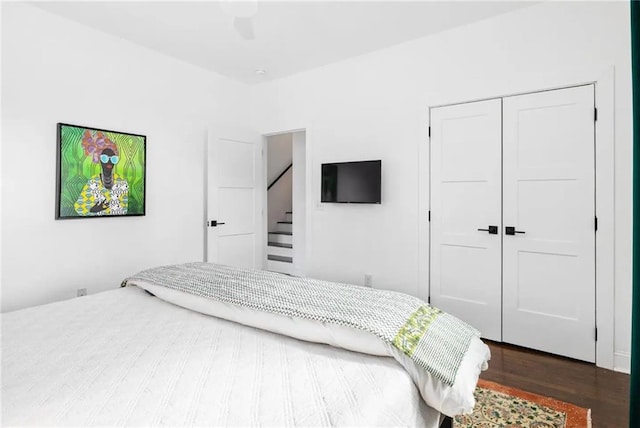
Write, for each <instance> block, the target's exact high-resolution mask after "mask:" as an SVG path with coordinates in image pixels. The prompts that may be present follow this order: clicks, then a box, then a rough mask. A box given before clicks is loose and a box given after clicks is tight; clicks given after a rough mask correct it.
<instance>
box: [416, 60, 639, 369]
mask: <svg viewBox="0 0 640 428" xmlns="http://www.w3.org/2000/svg"><path fill="white" fill-rule="evenodd" d="M526 80H527V82H519V83H518V84H516V85H515V86H516V89H515V90H514V89H513V88H511V89H510V91H509V92H507V91H505V92H503V93H491V94H486V96H483V97H479V98H476V99H473V100H469V99H464V100H460V99H443V100H437V102H434V103H432V104H430V105H429V106H428V116H427V123H428V127H430V126H431V123H430V120H431V109H432V108H437V107H444V106H447V105H452V104H463V103H468V102H475V101H484V100H488V99H494V98H502V97H509V96H514V95H523V94H528V93H532V92H540V91H549V90H554V89H564V88H569V87H575V86H582V85H588V84H594V86H595V106H596V108H597V111H598V117H597V121H596V122H595V159H596V171H595V176H596V182H595V206H596V216H597V218H598V231H597V233H596V254H595V258H596V308H595V310H596V327H597V332H598V333H597V341H596V365H597V366H598V367H603V368H606V369H610V370H619V371H626V372H628V370H629V367H630V356H628V355H620V354H617V353H616V352H615V343H614V340H615V328H614V325H615V301H614V296H615V264H614V262H615V257H614V252H615V227H614V223H615V207H614V202H615V200H614V199H615V198H614V192H615V158H614V153H615V152H614V143H615V135H614V118H615V111H614V106H615V104H614V93H615V88H614V82H615V72H614V68H613V67H612V66H609V67H605V68H601V69H595V70H594V69H591V70H589V69H585V70H574V71H571V72H566V73H553V74H552V75H548V74H540V75H536V76H528V78H527V79H526ZM507 84H509V83H507ZM496 92H498V91H496ZM425 134H427V138H426V143H425V144H420V145H419V148H418V151H419V152H418V164H419V168H418V174H419V183H418V204H419V207H418V209H419V215H418V257H419V259H418V260H419V261H418V281H419V291H420V296H419V297H421V298H422V299H424V300H427V299H428V297H429V295H430V283H429V282H430V266H429V265H430V262H431V254H430V241H431V235H430V222H429V221H428V216H429V210H430V206H431V202H430V201H431V183H430V177H431V171H430V165H431V159H430V152H431V139H430V137H428V133H427V129H425Z"/></svg>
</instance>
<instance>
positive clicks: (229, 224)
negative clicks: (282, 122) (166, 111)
mask: <svg viewBox="0 0 640 428" xmlns="http://www.w3.org/2000/svg"><path fill="white" fill-rule="evenodd" d="M207 152H208V154H207V157H208V163H207V165H208V167H207V196H208V198H207V217H208V221H207V226H208V227H207V261H209V262H214V263H220V264H225V265H230V266H239V267H252V268H253V267H257V268H262V246H261V245H260V238H259V237H260V236H261V233H260V230H261V227H262V219H261V213H262V192H261V191H259V189H261V187H260V186H261V184H262V181H261V178H260V177H262V173H261V168H262V162H261V159H260V156H261V153H262V147H261V139H260V136H259V135H257V134H255V133H252V132H249V131H246V130H241V129H225V130H222V131H220V130H219V129H215V130H210V131H209V134H208V150H207Z"/></svg>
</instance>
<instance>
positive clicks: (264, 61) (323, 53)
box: [34, 0, 531, 83]
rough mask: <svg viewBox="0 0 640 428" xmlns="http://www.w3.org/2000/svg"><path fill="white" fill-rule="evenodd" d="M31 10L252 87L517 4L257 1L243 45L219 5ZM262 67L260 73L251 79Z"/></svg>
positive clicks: (50, 5) (83, 5) (52, 5)
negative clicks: (251, 37) (252, 34)
mask: <svg viewBox="0 0 640 428" xmlns="http://www.w3.org/2000/svg"><path fill="white" fill-rule="evenodd" d="M34 4H35V5H36V6H38V7H40V8H42V9H44V10H47V11H49V12H52V13H55V14H57V15H60V16H63V17H67V18H69V19H72V20H74V21H77V22H80V23H82V24H83V25H87V26H90V27H92V28H95V29H99V30H101V31H104V32H106V33H109V34H112V35H114V36H118V37H121V38H124V39H127V40H130V41H132V42H134V43H137V44H140V45H143V46H146V47H149V48H151V49H154V50H156V51H159V52H163V53H165V54H167V55H170V56H173V57H175V58H179V59H182V60H184V61H186V62H189V63H192V64H195V65H198V66H200V67H204V68H206V69H208V70H211V71H215V72H217V73H220V74H222V75H225V76H228V77H231V78H234V79H237V80H240V81H243V82H247V83H258V82H262V81H265V80H271V79H277V78H280V77H284V76H288V75H291V74H294V73H298V72H301V71H305V70H309V69H312V68H316V67H320V66H323V65H326V64H329V63H332V62H336V61H340V60H343V59H346V58H349V57H353V56H357V55H361V54H365V53H368V52H371V51H374V50H377V49H381V48H385V47H388V46H392V45H395V44H398V43H402V42H405V41H408V40H411V39H415V38H418V37H423V36H426V35H429V34H433V33H437V32H440V31H443V30H447V29H450V28H453V27H458V26H462V25H466V24H469V23H471V22H475V21H479V20H481V19H485V18H488V17H491V16H495V15H499V14H502V13H505V12H509V11H512V10H515V9H518V8H522V7H526V6H529V5H530V4H531V3H529V2H522V1H497V2H485V1H469V2H458V1H454V2H447V1H439V2H435V1H420V2H418V1H408V2H404V1H384V2H382V1H355V2H352V1H341V2H335V1H323V2H318V1H296V2H291V1H289V2H286V1H285V2H282V1H277V2H276V1H264V0H263V1H260V2H259V4H258V11H257V14H256V15H255V16H254V17H253V26H254V29H255V39H254V40H243V39H242V38H241V37H240V35H239V34H238V33H237V32H236V31H235V29H234V27H233V17H232V16H231V15H229V14H228V11H227V12H226V13H225V12H223V10H222V8H221V5H220V2H218V1H210V2H203V1H196V2H163V1H157V2H148V1H146V2H145V1H142V2H118V1H112V2H58V1H54V2H36V3H34ZM256 69H265V70H266V71H267V72H266V74H265V75H262V76H259V75H256V73H255V70H256Z"/></svg>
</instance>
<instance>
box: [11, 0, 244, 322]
mask: <svg viewBox="0 0 640 428" xmlns="http://www.w3.org/2000/svg"><path fill="white" fill-rule="evenodd" d="M2 9H3V10H2V15H3V16H2V107H3V110H2V125H3V127H2V208H3V211H2V232H3V235H2V273H1V277H2V311H8V310H13V309H18V308H22V307H26V306H31V305H35V304H41V303H47V302H51V301H55V300H61V299H66V298H71V297H73V296H75V294H76V289H77V288H81V287H82V288H85V287H86V288H88V291H89V293H94V292H97V291H101V290H106V289H112V288H116V287H118V286H119V285H120V282H121V281H122V279H123V278H125V277H126V276H127V275H130V274H133V273H135V272H137V271H138V270H140V269H143V268H147V267H150V266H153V265H158V264H166V263H176V262H184V261H194V260H202V256H203V255H202V241H203V226H204V225H203V218H202V213H203V182H204V178H203V177H204V175H203V165H204V160H203V153H204V144H205V135H206V129H207V126H208V125H210V124H211V123H212V122H217V123H220V124H224V125H233V124H235V123H236V122H240V123H241V122H245V123H246V120H244V119H245V118H246V115H245V113H244V112H245V111H246V105H247V102H248V101H247V100H248V98H247V96H248V92H247V91H248V88H247V87H246V86H245V85H242V84H239V83H236V82H233V81H231V80H228V79H226V78H222V77H220V76H218V75H215V74H213V73H210V72H207V71H204V70H202V69H199V68H197V67H194V66H191V65H187V64H185V63H183V62H180V61H178V60H174V59H171V58H169V57H166V56H164V55H161V54H158V53H155V52H153V51H151V50H148V49H146V48H143V47H140V46H137V45H133V44H131V43H128V42H126V41H123V40H121V39H118V38H114V37H111V36H108V35H105V34H103V33H100V32H97V31H95V30H93V29H91V28H90V27H88V26H83V25H80V24H77V23H75V22H72V21H68V20H66V19H63V18H60V17H57V16H55V15H52V14H49V13H47V12H44V11H42V10H41V9H38V8H36V7H33V6H31V5H27V4H24V3H6V2H3V4H2ZM88 25H90V23H89V24H88ZM57 122H68V123H73V124H79V125H86V126H94V127H101V128H106V129H114V130H121V131H128V132H134V133H140V134H145V135H146V136H147V168H148V169H147V182H146V183H147V195H146V211H147V215H146V216H144V217H135V218H100V219H81V220H58V221H56V220H54V206H55V182H56V181H55V174H56V123H57ZM176 219H179V221H176Z"/></svg>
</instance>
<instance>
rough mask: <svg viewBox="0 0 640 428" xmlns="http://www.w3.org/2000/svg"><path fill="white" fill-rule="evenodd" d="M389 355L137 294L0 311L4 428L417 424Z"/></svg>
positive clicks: (412, 393) (415, 399) (407, 383)
mask: <svg viewBox="0 0 640 428" xmlns="http://www.w3.org/2000/svg"><path fill="white" fill-rule="evenodd" d="M439 419H440V415H439V413H438V412H436V411H435V410H433V409H432V408H430V407H427V406H426V405H425V404H424V402H423V400H422V398H421V397H420V393H419V392H418V389H417V388H416V387H415V386H414V383H413V381H412V380H411V377H410V376H409V375H408V374H407V372H406V371H405V370H404V369H403V368H402V366H401V365H400V364H399V363H397V362H396V361H395V360H394V359H393V358H389V357H379V356H371V355H365V354H360V353H355V352H350V351H346V350H342V349H337V348H334V347H331V346H328V345H321V344H315V343H310V342H304V341H299V340H296V339H292V338H288V337H284V336H281V335H278V334H274V333H270V332H267V331H263V330H258V329H254V328H251V327H246V326H243V325H239V324H236V323H233V322H229V321H225V320H221V319H218V318H215V317H211V316H207V315H203V314H200V313H198V312H194V311H190V310H187V309H183V308H180V307H178V306H175V305H172V304H170V303H166V302H164V301H162V300H160V299H158V298H155V297H151V296H149V295H148V294H146V293H145V292H144V291H143V290H141V289H139V288H137V287H126V288H121V289H118V290H114V291H109V292H104V293H99V294H96V295H92V296H88V297H82V298H78V299H73V300H69V301H65V302H59V303H54V304H50V305H45V306H40V307H35V308H30V309H25V310H21V311H16V312H12V313H8V314H3V315H2V423H3V425H11V426H15V425H45V424H46V425H58V426H62V425H66V426H68V425H75V426H90V425H93V426H95V425H102V426H105V425H109V426H115V425H117V426H123V425H128V426H131V425H135V426H141V425H172V426H184V425H199V426H240V425H242V426H258V425H260V426H345V425H349V426H354V425H361V426H421V427H435V426H437V425H438V421H439Z"/></svg>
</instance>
